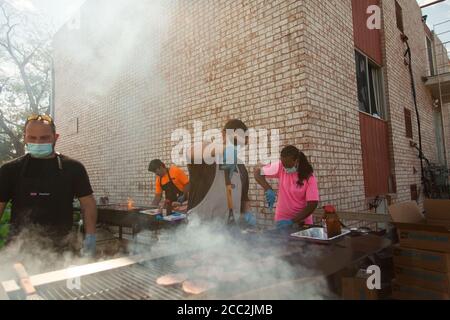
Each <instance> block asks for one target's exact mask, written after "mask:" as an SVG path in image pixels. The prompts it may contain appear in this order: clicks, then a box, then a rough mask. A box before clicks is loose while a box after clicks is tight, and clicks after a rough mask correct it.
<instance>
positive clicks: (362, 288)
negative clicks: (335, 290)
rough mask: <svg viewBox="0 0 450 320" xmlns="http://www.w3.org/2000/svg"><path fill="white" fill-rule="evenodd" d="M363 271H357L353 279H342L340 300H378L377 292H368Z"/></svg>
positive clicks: (365, 274) (366, 277)
mask: <svg viewBox="0 0 450 320" xmlns="http://www.w3.org/2000/svg"><path fill="white" fill-rule="evenodd" d="M368 277H369V275H368V274H367V272H366V271H365V270H359V272H358V274H357V275H356V276H354V277H344V278H342V298H343V299H344V300H378V299H379V292H378V290H369V288H368V287H367V279H368Z"/></svg>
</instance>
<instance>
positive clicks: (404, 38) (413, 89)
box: [402, 34, 428, 193]
mask: <svg viewBox="0 0 450 320" xmlns="http://www.w3.org/2000/svg"><path fill="white" fill-rule="evenodd" d="M402 41H403V42H404V43H405V45H406V51H405V55H404V57H405V58H407V59H408V60H407V64H408V69H409V74H410V76H411V92H412V96H413V102H414V108H415V110H416V117H417V129H418V133H419V158H420V169H421V176H422V185H423V186H424V187H425V188H426V183H425V182H426V178H425V167H424V164H423V161H424V153H423V145H422V125H421V122H420V114H419V107H418V105H417V92H416V82H415V80H414V71H413V67H412V53H411V48H410V46H409V43H408V37H407V36H406V35H405V34H402ZM427 192H428V190H425V193H427Z"/></svg>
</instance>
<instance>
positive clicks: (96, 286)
mask: <svg viewBox="0 0 450 320" xmlns="http://www.w3.org/2000/svg"><path fill="white" fill-rule="evenodd" d="M389 245H390V241H388V240H386V239H381V238H379V237H375V236H365V237H360V238H356V240H355V239H354V238H353V239H352V238H347V239H345V240H344V241H342V242H340V243H339V244H336V245H332V246H323V245H319V244H307V243H304V242H301V241H289V240H287V239H280V238H274V237H262V238H261V237H258V238H257V239H254V238H253V239H248V241H247V242H246V243H245V244H244V246H248V247H247V249H251V250H253V252H258V255H259V256H260V257H261V258H262V257H267V256H273V255H279V256H280V258H281V260H282V261H284V262H285V263H287V264H289V266H291V267H292V270H293V271H294V272H292V273H289V274H285V275H283V274H278V275H276V276H274V275H273V273H272V271H273V270H267V275H268V276H267V277H265V276H264V273H262V275H261V276H259V277H258V279H252V277H251V276H249V277H248V278H247V277H246V278H244V279H243V280H242V281H239V282H236V283H233V284H232V283H227V284H225V283H219V285H218V286H217V287H216V288H215V289H213V290H210V291H208V292H207V293H205V294H203V295H199V296H191V295H187V294H185V293H184V292H183V290H182V288H181V286H175V287H162V286H158V285H157V284H156V279H157V278H158V277H160V276H163V275H167V274H170V273H177V272H180V271H181V270H180V269H178V268H177V267H176V265H175V261H176V260H178V259H183V258H186V257H189V256H191V255H192V253H191V255H189V254H186V253H184V254H179V255H173V256H167V257H159V258H154V259H152V258H149V259H145V260H144V261H137V262H136V263H132V264H130V265H126V266H123V267H118V268H111V269H109V270H106V271H102V272H95V273H92V274H90V275H86V276H83V277H81V288H80V290H77V289H74V290H70V289H68V286H67V281H66V280H64V281H59V282H52V281H51V279H50V281H48V283H44V284H41V285H38V284H36V282H39V281H40V280H39V281H38V280H37V278H36V276H35V277H32V278H31V281H32V282H33V283H35V284H36V287H37V288H36V289H37V291H38V294H39V295H40V296H41V297H43V298H44V299H48V300H183V299H218V300H226V299H232V298H233V297H235V298H239V297H245V298H265V297H268V296H269V297H270V294H271V293H273V292H275V291H276V289H275V288H277V286H278V287H279V288H283V289H282V291H285V290H286V288H285V286H286V285H287V284H290V287H291V288H295V289H296V290H304V289H305V287H304V286H305V285H306V284H305V283H307V282H308V283H314V281H315V280H316V279H317V278H319V277H320V278H321V279H322V278H323V277H324V276H329V275H332V274H334V273H336V272H338V271H340V270H342V269H344V268H345V267H346V266H348V265H350V264H352V263H355V262H357V261H359V260H361V259H363V258H365V257H367V256H368V255H370V254H373V253H376V252H378V251H380V250H382V249H383V248H386V247H388V246H389ZM306 251H307V252H314V253H315V255H314V256H312V257H308V258H307V259H306V258H305V255H304V253H305V252H306ZM230 263H231V264H233V263H235V261H230ZM257 264H258V262H256V265H257ZM252 270H253V269H251V268H250V269H249V275H250V274H251V272H252ZM37 277H39V276H37ZM300 283H301V284H302V285H303V286H301V285H299V284H300ZM3 287H4V288H5V289H6V292H7V294H8V297H9V298H10V299H13V300H15V299H19V300H20V299H23V298H24V296H23V294H22V292H21V290H19V288H18V287H17V285H16V284H15V285H13V286H11V281H9V285H6V286H5V283H3ZM280 291H281V290H280ZM289 294H295V293H292V292H289ZM282 298H283V299H289V298H292V296H290V297H289V296H288V297H282Z"/></svg>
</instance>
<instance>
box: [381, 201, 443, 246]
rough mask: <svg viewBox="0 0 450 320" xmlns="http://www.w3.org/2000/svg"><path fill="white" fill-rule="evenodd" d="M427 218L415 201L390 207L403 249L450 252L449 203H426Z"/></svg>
mask: <svg viewBox="0 0 450 320" xmlns="http://www.w3.org/2000/svg"><path fill="white" fill-rule="evenodd" d="M424 207H425V212H426V215H425V216H424V215H422V213H421V212H420V208H419V206H418V205H417V203H415V202H408V203H402V204H396V205H393V206H390V207H389V213H390V214H391V217H392V220H393V222H394V225H395V226H396V227H397V231H398V235H399V240H400V245H401V246H402V247H407V248H414V249H420V250H430V251H438V252H447V253H450V201H449V200H427V201H425V203H424Z"/></svg>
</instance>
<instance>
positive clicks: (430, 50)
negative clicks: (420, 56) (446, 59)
mask: <svg viewBox="0 0 450 320" xmlns="http://www.w3.org/2000/svg"><path fill="white" fill-rule="evenodd" d="M427 53H428V68H429V69H430V76H434V75H436V72H435V69H434V57H433V43H432V42H431V39H430V38H429V37H427Z"/></svg>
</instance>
